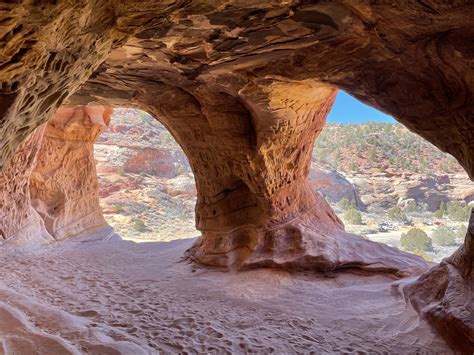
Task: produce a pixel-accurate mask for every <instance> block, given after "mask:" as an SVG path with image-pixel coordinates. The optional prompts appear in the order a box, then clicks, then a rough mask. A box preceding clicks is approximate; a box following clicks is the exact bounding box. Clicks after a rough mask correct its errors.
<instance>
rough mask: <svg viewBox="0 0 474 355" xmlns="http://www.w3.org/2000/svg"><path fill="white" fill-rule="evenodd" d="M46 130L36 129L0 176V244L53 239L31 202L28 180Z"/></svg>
mask: <svg viewBox="0 0 474 355" xmlns="http://www.w3.org/2000/svg"><path fill="white" fill-rule="evenodd" d="M44 129H45V126H40V127H38V128H37V129H36V131H35V132H34V133H33V134H32V135H31V136H30V137H29V138H28V139H27V140H26V141H25V142H24V143H23V144H22V145H21V146H20V148H19V149H18V150H17V152H16V153H15V155H14V157H13V159H12V160H11V162H10V164H9V166H8V167H7V168H6V169H4V170H3V171H2V173H1V174H0V244H2V243H8V244H10V245H16V246H20V245H25V244H32V243H42V242H46V241H48V240H52V239H53V238H52V237H51V235H50V234H49V233H48V232H47V231H46V229H45V228H44V223H43V220H42V219H41V218H40V216H39V215H38V213H37V212H36V211H35V210H34V209H33V207H32V206H31V201H30V181H29V179H30V175H31V171H32V170H33V168H34V166H35V163H36V157H37V154H38V151H39V149H40V147H41V140H42V137H43V133H44Z"/></svg>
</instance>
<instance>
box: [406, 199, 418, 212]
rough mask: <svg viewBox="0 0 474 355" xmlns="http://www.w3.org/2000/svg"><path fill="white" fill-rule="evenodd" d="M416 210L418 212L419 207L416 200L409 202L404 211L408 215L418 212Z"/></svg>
mask: <svg viewBox="0 0 474 355" xmlns="http://www.w3.org/2000/svg"><path fill="white" fill-rule="evenodd" d="M416 210H417V205H416V201H414V200H411V201H408V203H407V205H406V206H405V208H404V211H405V212H408V213H410V212H416Z"/></svg>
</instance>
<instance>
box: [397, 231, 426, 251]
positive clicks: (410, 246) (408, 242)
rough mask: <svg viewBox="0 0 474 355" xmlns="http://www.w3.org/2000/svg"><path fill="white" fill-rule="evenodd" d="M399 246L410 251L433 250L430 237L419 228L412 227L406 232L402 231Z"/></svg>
mask: <svg viewBox="0 0 474 355" xmlns="http://www.w3.org/2000/svg"><path fill="white" fill-rule="evenodd" d="M400 246H401V247H402V249H405V250H408V251H411V252H415V251H432V250H433V244H432V242H431V239H430V238H429V237H428V235H427V234H426V233H425V232H424V231H422V230H421V229H419V228H412V229H410V230H409V231H408V233H402V236H401V238H400Z"/></svg>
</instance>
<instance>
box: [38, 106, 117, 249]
mask: <svg viewBox="0 0 474 355" xmlns="http://www.w3.org/2000/svg"><path fill="white" fill-rule="evenodd" d="M111 112H112V110H111V109H110V108H106V107H103V106H79V107H63V108H60V109H59V110H58V111H57V112H56V113H55V114H54V116H53V117H52V119H51V120H50V121H49V122H48V124H47V126H46V131H45V133H44V138H43V144H42V147H41V150H40V152H39V154H38V162H37V164H36V167H35V169H34V171H33V173H32V174H31V178H30V190H31V198H32V205H33V207H34V208H35V209H36V211H38V213H39V214H40V216H41V218H42V219H43V220H44V222H45V226H46V229H47V230H48V232H49V233H50V234H51V235H52V236H53V237H54V238H55V239H57V240H63V239H67V238H70V237H73V236H79V235H81V234H83V233H85V232H87V233H89V234H90V233H91V232H93V231H97V230H98V229H101V230H102V232H104V231H103V230H104V229H110V227H108V225H107V223H106V222H105V219H104V217H103V216H102V211H101V208H100V206H99V196H98V192H99V187H98V183H97V174H96V170H95V161H94V156H93V143H94V141H95V140H96V138H97V137H98V135H99V134H100V133H101V132H102V131H103V130H104V129H106V128H107V125H108V123H109V120H110V114H111ZM104 233H105V234H107V233H106V232H104Z"/></svg>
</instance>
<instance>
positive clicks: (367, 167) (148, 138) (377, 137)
mask: <svg viewBox="0 0 474 355" xmlns="http://www.w3.org/2000/svg"><path fill="white" fill-rule="evenodd" d="M314 151H315V152H316V151H317V152H319V154H316V153H314V154H313V165H312V169H311V172H310V180H311V183H312V186H313V188H314V189H315V190H317V191H319V192H320V193H321V194H323V195H324V196H325V197H326V199H327V200H328V201H329V202H330V203H332V204H337V203H338V202H339V201H341V200H342V199H344V198H346V199H348V200H354V201H355V203H356V206H357V208H358V209H359V210H361V211H365V212H372V213H376V214H377V213H379V214H382V213H385V212H386V210H387V209H389V208H392V207H394V206H396V205H400V206H402V207H404V206H406V205H410V204H413V203H415V204H416V205H417V207H418V209H419V210H420V211H435V210H436V209H438V207H439V205H440V203H441V202H442V201H444V202H447V201H459V202H460V203H469V202H471V201H474V188H473V185H472V182H471V181H470V180H469V179H468V178H467V175H466V174H465V173H464V172H463V170H462V168H461V167H460V166H459V165H458V164H457V163H456V161H455V160H454V159H453V158H452V157H451V156H449V155H447V154H444V153H442V152H440V151H439V150H438V149H437V148H436V147H434V146H432V145H431V144H430V143H428V142H426V141H424V140H423V139H421V138H420V137H418V136H417V135H415V134H413V133H411V132H410V131H408V130H407V129H406V128H404V127H403V126H401V125H399V124H395V125H394V124H378V123H369V124H364V125H335V124H328V125H327V126H326V127H325V129H324V131H323V132H322V134H321V136H320V138H319V139H318V141H317V143H316V147H315V149H314ZM95 157H96V160H97V169H98V175H99V180H100V186H101V191H100V197H101V204H102V207H103V209H104V214H105V216H106V218H107V219H108V221H109V223H110V224H111V225H112V226H114V227H115V229H116V230H117V232H118V233H119V234H121V235H124V236H129V237H132V238H143V239H149V238H150V239H163V240H171V239H175V238H176V237H177V236H179V237H186V236H194V235H196V234H197V232H196V230H195V228H194V203H195V198H196V190H195V187H194V178H193V175H192V171H191V169H190V167H189V164H188V162H187V159H186V157H185V155H184V153H183V152H182V150H181V149H180V147H179V146H178V145H177V143H176V142H175V141H174V139H173V137H172V136H171V135H170V133H169V132H168V131H167V129H166V128H165V127H163V126H162V125H161V124H159V123H158V122H157V121H156V120H154V119H153V118H152V117H150V116H149V115H147V114H146V113H144V112H141V111H137V110H126V109H116V110H115V112H114V115H113V118H112V120H111V123H110V127H109V129H108V130H107V131H106V132H104V133H103V134H102V135H101V136H100V137H99V139H98V141H97V143H96V145H95Z"/></svg>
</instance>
